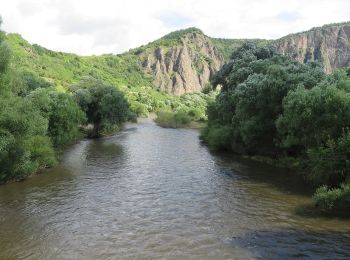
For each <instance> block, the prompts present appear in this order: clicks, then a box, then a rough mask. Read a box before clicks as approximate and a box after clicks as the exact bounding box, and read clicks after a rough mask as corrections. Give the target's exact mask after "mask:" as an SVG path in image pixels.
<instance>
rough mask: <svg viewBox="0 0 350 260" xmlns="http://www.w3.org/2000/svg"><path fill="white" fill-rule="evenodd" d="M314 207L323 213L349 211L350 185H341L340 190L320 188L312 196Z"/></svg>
mask: <svg viewBox="0 0 350 260" xmlns="http://www.w3.org/2000/svg"><path fill="white" fill-rule="evenodd" d="M313 202H314V205H315V206H316V207H317V208H320V209H322V210H324V211H330V210H349V209H350V184H342V185H341V186H340V188H331V189H329V188H327V186H322V187H320V188H318V189H317V191H316V192H315V194H314V196H313Z"/></svg>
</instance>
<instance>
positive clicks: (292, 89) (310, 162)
mask: <svg viewBox="0 0 350 260" xmlns="http://www.w3.org/2000/svg"><path fill="white" fill-rule="evenodd" d="M212 83H213V85H214V86H218V85H220V86H221V92H220V94H219V95H218V97H217V99H216V100H215V102H214V103H212V104H210V105H209V106H208V118H209V122H208V127H207V128H206V129H204V131H203V133H202V138H203V140H204V141H206V142H207V143H208V144H209V145H210V146H211V147H213V148H215V149H229V150H232V151H234V152H237V153H240V154H248V155H263V156H269V157H273V158H281V157H286V156H287V157H293V158H295V159H296V161H298V162H299V170H301V171H302V172H303V173H304V175H305V177H306V179H307V180H309V181H311V183H313V184H314V185H315V186H320V185H328V186H330V187H332V188H334V189H338V190H339V191H338V190H337V194H340V195H339V196H338V197H337V198H339V200H342V199H343V198H342V196H341V194H345V193H343V192H340V190H344V188H340V185H341V184H342V183H347V182H348V181H349V178H350V172H349V169H350V165H349V162H350V149H349V148H348V147H349V145H350V135H349V130H348V128H349V127H350V81H349V76H348V73H347V71H337V72H335V73H334V74H333V75H329V76H327V75H325V74H324V72H323V70H322V68H320V67H319V66H318V65H317V64H315V63H308V64H300V63H297V62H295V61H292V60H291V59H289V58H287V57H284V56H281V55H278V54H276V52H275V51H274V49H273V48H272V47H268V46H266V47H260V48H258V47H257V46H256V45H255V44H253V43H249V42H247V43H245V44H244V45H243V46H242V47H240V48H239V49H238V50H237V51H236V52H234V53H233V55H232V60H231V61H230V62H229V63H227V64H226V65H225V66H224V67H223V68H222V69H221V70H220V71H219V72H218V73H217V74H216V76H215V77H214V78H213V80H212ZM344 185H345V184H344ZM342 187H343V186H342ZM344 187H345V186H344ZM325 189H327V188H323V189H322V190H320V191H318V193H317V194H318V195H317V196H316V195H315V198H316V200H317V201H319V198H320V196H321V195H319V194H323V195H322V196H325V194H333V193H334V192H333V193H332V192H331V191H328V190H327V192H328V193H327V192H326V191H325ZM332 191H333V190H332ZM346 194H347V193H346ZM322 196H321V197H322ZM344 196H345V195H344ZM346 196H348V195H346ZM335 204H336V203H335ZM317 205H318V206H322V205H324V203H317ZM348 207H350V204H348ZM324 208H326V207H324Z"/></svg>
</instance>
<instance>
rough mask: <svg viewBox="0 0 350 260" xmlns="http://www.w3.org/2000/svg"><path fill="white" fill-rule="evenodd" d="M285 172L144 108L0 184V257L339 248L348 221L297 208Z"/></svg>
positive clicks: (230, 254) (206, 255) (319, 253)
mask: <svg viewBox="0 0 350 260" xmlns="http://www.w3.org/2000/svg"><path fill="white" fill-rule="evenodd" d="M309 197H310V191H308V189H307V188H305V187H303V185H302V184H301V183H299V182H298V181H297V180H295V178H293V173H291V172H288V171H286V170H283V169H276V168H272V167H269V166H265V165H263V164H259V163H256V162H252V161H249V160H243V159H239V158H234V157H233V156H231V155H218V154H212V153H210V152H209V151H208V149H207V148H206V147H205V146H203V145H201V144H200V142H199V140H198V132H197V131H195V130H189V129H163V128H160V127H158V126H156V125H155V124H154V123H153V122H151V121H150V120H145V121H143V122H141V123H140V124H137V125H136V124H133V125H128V126H127V127H126V129H125V130H124V131H123V132H121V133H119V134H117V135H116V136H113V137H108V138H103V139H101V140H84V141H82V142H80V143H79V144H77V145H74V146H72V147H70V148H68V149H67V150H66V152H65V153H64V155H63V158H62V163H61V164H60V165H59V166H57V167H55V168H53V169H50V170H46V171H44V173H43V174H41V175H37V176H35V177H33V178H31V179H29V180H27V181H24V182H20V183H12V184H8V185H3V186H1V187H0V259H118V258H122V259H125V258H126V259H159V258H166V259H255V258H258V259H289V258H296V257H299V258H305V259H324V258H326V259H349V258H350V221H349V220H346V219H337V218H322V217H315V216H313V215H308V214H300V213H298V209H300V208H302V207H303V205H306V204H308V203H309V202H310V201H309Z"/></svg>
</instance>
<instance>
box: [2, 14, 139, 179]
mask: <svg viewBox="0 0 350 260" xmlns="http://www.w3.org/2000/svg"><path fill="white" fill-rule="evenodd" d="M0 25H1V19H0ZM4 38H5V34H4V33H3V32H0V183H4V182H8V181H10V180H20V179H23V178H26V177H28V176H29V175H31V174H33V173H35V172H37V171H38V170H39V169H42V168H45V167H51V166H53V165H55V164H56V163H57V154H56V151H57V149H59V148H60V147H61V146H63V145H66V144H70V143H73V142H76V141H77V140H78V139H79V138H81V137H82V136H84V133H85V134H86V135H88V136H89V137H100V136H101V135H103V134H104V133H106V132H110V131H112V130H115V128H117V127H119V126H120V125H121V124H122V123H123V122H125V121H126V120H128V119H129V118H130V116H132V114H131V112H130V111H129V107H128V103H127V101H126V99H125V98H124V95H123V93H122V92H120V91H119V90H117V88H116V87H114V86H109V85H106V84H104V83H103V82H102V81H99V80H96V79H93V78H86V79H85V80H83V81H81V82H79V83H77V84H75V85H74V86H72V87H71V91H66V92H62V91H58V90H57V89H56V88H55V87H54V86H53V84H51V83H50V82H48V81H47V80H45V79H43V78H41V77H39V76H38V75H37V74H35V73H34V72H31V71H26V70H18V69H16V68H15V67H13V66H11V58H12V52H11V49H10V48H9V46H8V45H7V44H6V42H5V40H4ZM88 126H91V129H90V128H89V127H88Z"/></svg>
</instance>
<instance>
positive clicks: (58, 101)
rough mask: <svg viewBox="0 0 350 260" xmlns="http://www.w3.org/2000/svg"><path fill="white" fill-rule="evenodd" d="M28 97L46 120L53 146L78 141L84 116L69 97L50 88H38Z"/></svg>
mask: <svg viewBox="0 0 350 260" xmlns="http://www.w3.org/2000/svg"><path fill="white" fill-rule="evenodd" d="M28 97H29V98H30V99H31V100H32V102H33V104H34V106H35V107H36V108H38V109H39V110H40V112H41V114H42V116H43V117H44V118H46V119H47V120H48V123H49V124H48V135H49V136H50V137H51V140H52V142H53V143H54V145H55V146H58V145H63V144H67V143H71V142H73V141H76V140H77V139H78V137H79V136H80V133H79V126H80V125H82V124H83V123H84V122H85V114H84V113H83V111H82V110H81V109H80V107H79V106H78V104H77V103H76V102H75V101H74V100H73V98H72V96H71V95H69V94H67V93H60V92H57V91H56V90H54V89H52V88H49V89H43V88H38V89H36V90H35V91H33V92H31V93H30V94H29V96H28Z"/></svg>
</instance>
